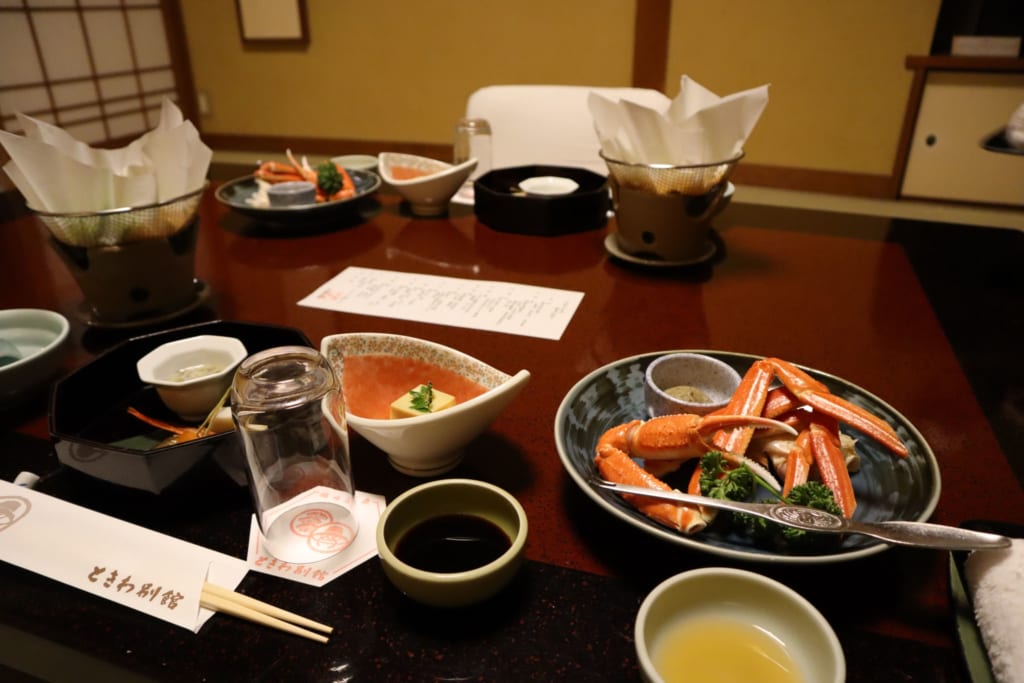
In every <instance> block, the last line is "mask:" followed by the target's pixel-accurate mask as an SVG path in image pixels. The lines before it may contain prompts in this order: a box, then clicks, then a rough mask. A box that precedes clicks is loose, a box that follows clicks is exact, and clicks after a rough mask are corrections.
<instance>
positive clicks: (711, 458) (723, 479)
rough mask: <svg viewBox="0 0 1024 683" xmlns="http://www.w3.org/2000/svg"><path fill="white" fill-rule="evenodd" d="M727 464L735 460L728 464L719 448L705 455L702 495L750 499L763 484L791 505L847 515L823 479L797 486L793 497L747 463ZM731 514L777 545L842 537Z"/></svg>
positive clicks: (792, 494)
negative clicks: (776, 489)
mask: <svg viewBox="0 0 1024 683" xmlns="http://www.w3.org/2000/svg"><path fill="white" fill-rule="evenodd" d="M727 465H731V463H728V461H727V460H726V459H725V457H724V456H723V455H722V453H720V452H719V451H710V452H708V453H705V454H704V456H703V457H702V458H701V460H700V469H701V473H700V492H701V494H702V495H705V496H710V497H712V498H727V499H729V500H748V499H750V498H751V497H752V496H753V494H754V489H755V487H760V488H763V489H764V490H765V491H767V492H768V493H770V494H771V495H772V496H774V497H776V498H778V499H779V500H780V501H782V502H783V503H787V504H789V505H804V506H806V507H812V508H817V509H819V510H825V511H827V512H831V513H832V514H834V515H842V514H843V513H842V510H840V509H839V505H837V504H836V500H835V496H834V495H833V494H832V491H831V489H829V488H828V487H827V486H825V485H824V484H823V483H821V482H820V481H808V482H806V483H804V484H800V485H799V486H794V487H793V489H792V490H791V491H790V492H789V496H788V497H783V496H781V495H779V493H778V492H777V491H775V489H773V488H772V487H771V485H769V484H768V482H766V481H764V480H763V479H762V478H761V477H759V476H758V475H757V473H756V472H754V470H752V469H750V468H749V467H747V465H746V464H745V463H744V464H740V465H738V466H735V467H731V466H727ZM730 516H731V518H732V520H733V521H734V522H736V523H737V524H739V525H740V526H742V527H743V528H744V529H745V530H746V531H747V533H749V534H751V535H752V536H753V537H754V538H760V539H767V540H769V541H770V542H772V543H774V544H775V545H777V546H785V545H790V546H793V545H798V546H801V547H803V546H809V545H813V544H826V543H829V542H834V541H835V539H837V538H839V537H838V536H830V535H828V534H818V533H813V532H807V531H803V530H801V529H794V528H792V527H787V526H783V525H781V524H776V523H775V522H770V521H768V520H766V519H763V518H761V517H754V516H752V515H746V514H742V513H732V514H731V515H728V516H727V517H730Z"/></svg>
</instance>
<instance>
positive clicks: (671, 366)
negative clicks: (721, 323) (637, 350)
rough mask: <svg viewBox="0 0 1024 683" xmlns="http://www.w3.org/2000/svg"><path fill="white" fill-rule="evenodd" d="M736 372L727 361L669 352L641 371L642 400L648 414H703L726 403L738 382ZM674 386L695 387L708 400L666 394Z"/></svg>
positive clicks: (655, 415) (698, 354)
mask: <svg viewBox="0 0 1024 683" xmlns="http://www.w3.org/2000/svg"><path fill="white" fill-rule="evenodd" d="M740 379H741V378H740V374H739V373H738V372H737V371H736V370H734V369H733V368H732V366H730V365H728V364H727V363H723V362H722V361H720V360H718V359H717V358H712V357H711V356H705V355H704V354H700V353H670V354H666V355H664V356H662V357H660V358H658V359H656V360H655V361H654V362H652V363H651V364H650V365H648V366H647V371H646V372H645V373H644V399H645V400H646V402H647V412H648V413H649V414H650V415H651V417H659V416H661V415H673V414H676V413H688V414H690V415H707V414H708V413H710V412H713V411H715V410H718V409H719V408H722V407H724V406H725V405H726V404H727V403H729V399H730V398H732V395H733V394H734V393H735V392H736V388H737V387H739V385H740ZM674 387H690V388H692V389H697V390H699V391H700V392H702V393H703V394H704V396H705V397H706V398H707V399H708V400H707V401H702V400H699V399H698V398H696V396H694V397H690V398H686V397H679V396H674V395H670V394H669V393H668V391H669V390H671V389H673V388H674Z"/></svg>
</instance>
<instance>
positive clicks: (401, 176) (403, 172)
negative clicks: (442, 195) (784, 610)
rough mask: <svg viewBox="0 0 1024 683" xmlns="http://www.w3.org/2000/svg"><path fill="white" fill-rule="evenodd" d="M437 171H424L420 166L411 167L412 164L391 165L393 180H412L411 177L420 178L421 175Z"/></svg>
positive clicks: (432, 173)
mask: <svg viewBox="0 0 1024 683" xmlns="http://www.w3.org/2000/svg"><path fill="white" fill-rule="evenodd" d="M435 173H437V171H426V170H424V169H422V168H413V167H412V166H392V167H391V177H392V178H394V179H395V180H412V179H413V178H422V177H423V176H428V175H434V174H435Z"/></svg>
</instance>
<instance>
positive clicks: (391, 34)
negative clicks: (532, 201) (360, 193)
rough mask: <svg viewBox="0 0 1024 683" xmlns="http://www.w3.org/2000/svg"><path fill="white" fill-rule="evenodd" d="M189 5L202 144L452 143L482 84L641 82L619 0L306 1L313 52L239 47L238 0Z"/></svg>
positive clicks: (628, 13)
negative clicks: (202, 113) (205, 106)
mask: <svg viewBox="0 0 1024 683" xmlns="http://www.w3.org/2000/svg"><path fill="white" fill-rule="evenodd" d="M181 6H182V13H183V16H184V22H185V29H186V34H187V40H188V51H189V55H190V58H191V61H192V69H193V73H194V77H195V85H196V89H197V91H199V92H202V93H205V94H206V96H207V98H208V100H209V103H210V115H209V116H208V117H205V118H203V119H202V120H201V127H202V130H203V132H204V133H205V132H209V133H220V134H232V135H236V134H237V135H262V136H268V135H271V136H278V135H284V136H292V135H293V136H297V137H308V138H346V139H359V140H389V141H413V142H428V143H447V142H449V141H450V140H451V137H452V126H453V125H454V123H455V120H456V119H457V118H459V116H460V115H461V114H462V112H463V110H464V109H465V103H466V99H467V98H468V97H469V95H470V93H472V92H473V91H474V90H475V89H476V88H478V87H481V86H484V85H488V84H491V83H494V82H509V83H522V82H538V83H569V82H576V83H587V84H594V85H629V81H630V78H631V74H632V50H633V23H634V22H633V15H634V7H633V3H632V2H626V1H623V0H516V1H515V2H498V1H497V0H483V1H482V2H464V1H463V0H431V1H429V2H421V1H419V0H372V1H370V2H348V1H347V0H346V1H344V2H341V1H339V0H307V11H308V16H309V25H310V43H309V46H308V49H307V50H306V51H280V50H277V51H274V50H251V49H250V50H245V49H243V47H242V44H241V40H240V38H239V34H238V28H237V19H236V13H235V3H233V2H226V1H223V0H221V1H216V2H211V1H210V0H181Z"/></svg>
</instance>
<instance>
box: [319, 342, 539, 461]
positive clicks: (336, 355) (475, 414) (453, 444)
mask: <svg viewBox="0 0 1024 683" xmlns="http://www.w3.org/2000/svg"><path fill="white" fill-rule="evenodd" d="M320 352H321V353H322V354H323V355H324V357H325V358H327V360H328V362H329V363H330V364H331V367H333V368H334V372H335V373H336V374H337V376H338V377H339V378H340V381H341V383H342V387H343V389H344V393H345V408H346V418H347V420H348V425H349V427H351V428H352V429H353V430H354V431H355V432H356V433H358V434H359V435H360V436H362V437H363V438H365V439H366V440H368V441H369V442H370V443H372V444H373V445H375V446H376V447H377V448H379V449H381V450H382V451H384V452H385V453H387V455H388V459H389V460H390V461H391V464H392V465H393V466H394V467H395V469H397V470H399V471H400V472H403V473H405V474H409V475H412V476H417V477H429V476H435V475H438V474H443V473H445V472H448V471H449V470H451V469H452V468H454V467H455V466H456V465H458V464H459V462H461V461H462V457H463V452H462V450H463V447H464V446H466V444H468V443H469V442H470V441H472V440H473V439H475V438H476V437H477V436H479V435H480V434H482V433H483V432H484V431H485V430H486V429H487V428H488V427H489V426H490V424H491V422H493V421H494V419H495V418H496V417H497V416H498V414H500V413H501V411H502V410H504V409H505V407H506V406H507V405H508V404H509V403H510V402H511V401H512V399H514V398H515V397H516V396H517V395H518V394H519V392H520V391H522V389H523V387H525V386H526V383H527V382H528V381H529V379H530V373H529V372H528V371H527V370H520V371H519V372H518V373H516V374H515V375H509V374H506V373H504V372H502V371H500V370H497V369H495V368H493V367H491V366H489V365H487V364H486V363H484V362H482V361H480V360H477V359H475V358H473V357H471V356H468V355H466V354H464V353H462V352H461V351H456V350H455V349H452V348H449V347H447V346H444V345H442V344H436V343H434V342H431V341H427V340H424V339H417V338H415V337H405V336H402V335H396V334H374V333H351V334H336V335H331V336H327V337H324V338H323V340H322V341H321V343H320ZM353 356H391V357H397V358H398V359H407V360H410V361H414V362H423V363H429V364H430V365H433V366H437V367H440V368H442V369H444V370H446V371H450V372H452V373H454V374H456V375H459V376H460V377H463V378H466V379H468V380H471V381H472V382H475V383H476V384H478V385H481V386H482V387H483V388H484V389H486V391H484V392H483V393H481V394H479V395H477V396H475V397H473V398H469V399H468V400H465V401H460V402H458V403H457V404H456V405H454V406H452V407H451V408H447V409H445V410H441V411H438V412H436V413H430V414H426V415H418V416H415V417H406V418H401V419H389V418H388V417H386V416H384V417H379V416H374V417H367V416H366V415H367V414H370V413H369V411H368V410H366V409H365V408H363V407H361V404H363V403H364V396H365V395H366V392H368V391H373V392H377V390H378V387H379V386H381V385H384V384H387V383H391V384H394V386H392V387H391V388H390V389H389V390H388V394H387V399H386V400H387V403H386V404H384V405H383V406H378V405H374V406H372V407H373V408H374V409H375V410H376V409H383V410H385V411H386V408H387V405H390V400H391V397H392V395H393V398H396V399H397V398H399V397H400V396H401V395H402V394H403V393H404V392H407V391H409V390H410V389H412V388H414V387H413V386H405V384H402V385H400V386H399V385H398V384H397V383H396V382H393V381H391V380H389V379H388V378H387V377H383V376H379V377H376V378H374V379H372V380H369V381H367V382H360V381H358V380H352V377H353V376H354V375H355V372H353V374H352V375H350V377H349V378H346V377H345V362H346V359H349V358H351V357H353ZM365 360H366V359H363V361H365ZM399 362H401V360H400V361H399ZM410 381H412V380H410ZM428 381H432V382H435V384H436V385H437V389H438V390H441V391H444V389H445V387H444V386H442V384H441V383H440V382H437V381H436V380H432V379H431V378H429V377H424V378H422V379H417V380H415V381H412V383H413V384H420V383H423V384H425V383H426V382H428ZM354 382H355V383H354ZM369 385H372V386H369ZM353 410H355V411H356V412H353ZM359 412H363V414H359ZM372 414H374V415H377V414H378V413H372ZM383 414H384V415H386V412H385V413H383Z"/></svg>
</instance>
